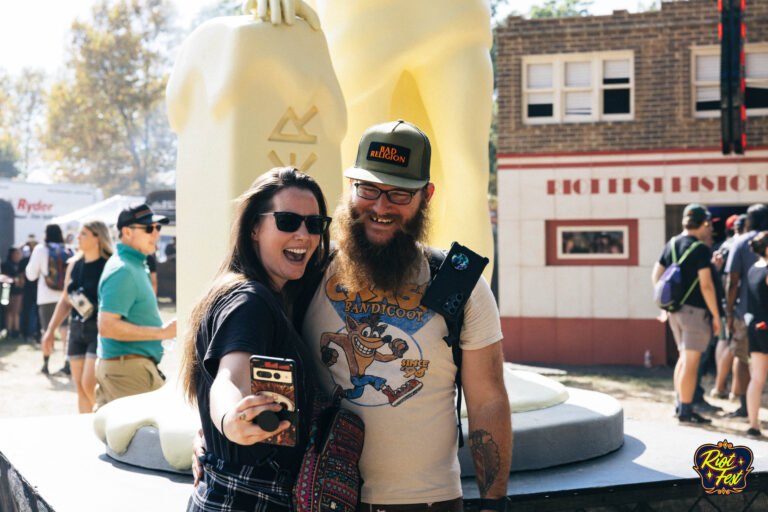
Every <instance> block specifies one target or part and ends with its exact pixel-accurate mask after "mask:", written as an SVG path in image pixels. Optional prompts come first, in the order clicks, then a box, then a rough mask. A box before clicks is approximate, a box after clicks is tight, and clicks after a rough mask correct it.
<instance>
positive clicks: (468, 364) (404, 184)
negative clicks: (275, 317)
mask: <svg viewBox="0 0 768 512" xmlns="http://www.w3.org/2000/svg"><path fill="white" fill-rule="evenodd" d="M430 151H431V149H430V144H429V140H428V139H427V136H426V135H425V134H424V133H423V132H422V131H421V130H419V129H418V128H417V127H415V126H414V125H412V124H410V123H407V122H404V121H396V122H391V123H385V124H381V125H376V126H373V127H371V128H369V129H368V130H367V131H366V132H365V133H364V135H363V137H362V139H361V141H360V145H359V148H358V153H357V159H356V162H355V165H354V166H353V167H352V168H350V169H348V170H347V171H346V172H345V173H344V175H345V176H346V177H348V178H350V180H351V190H350V193H349V196H348V199H347V201H346V202H345V204H342V205H341V206H340V207H339V208H338V210H337V212H336V221H335V222H336V223H337V229H338V232H337V238H338V246H337V247H338V251H337V254H336V256H335V258H334V259H333V261H332V263H331V265H330V266H329V268H328V270H327V271H326V272H325V274H324V276H323V279H322V281H321V284H320V286H319V287H318V288H317V290H316V291H315V294H314V296H313V298H312V302H311V304H310V305H309V308H308V310H307V312H306V315H305V316H304V321H303V328H302V334H303V338H304V340H305V341H306V342H307V343H308V345H309V346H310V347H313V353H314V354H315V356H316V363H317V364H318V365H320V366H321V367H323V366H324V367H326V368H328V370H329V371H328V372H327V373H321V380H322V383H323V384H324V387H325V389H326V390H327V391H329V392H331V393H333V395H334V396H336V397H340V398H342V399H343V400H342V405H343V406H345V407H348V408H350V409H351V410H353V411H354V412H356V413H357V414H358V415H360V416H361V417H362V418H363V420H364V422H365V429H366V434H365V436H366V438H365V445H364V449H363V454H362V457H361V460H360V470H361V473H362V477H363V480H364V483H363V487H362V494H361V500H362V502H363V506H362V510H365V511H368V510H370V511H379V510H381V511H387V512H395V511H399V510H422V509H423V510H426V509H427V508H429V510H434V511H443V510H445V511H454V510H455V511H460V510H462V500H461V481H460V474H459V473H460V471H459V462H458V459H457V428H456V416H455V405H454V400H453V389H454V376H455V373H456V366H455V365H454V361H453V358H452V354H451V350H450V348H449V347H448V346H447V344H446V343H445V341H444V340H443V336H446V335H447V332H448V331H447V327H446V324H445V321H444V319H443V317H442V316H440V315H439V314H437V313H435V312H434V311H432V310H430V309H427V308H426V307H424V306H420V300H421V297H422V295H423V293H424V291H425V290H426V287H427V283H428V281H429V278H430V271H429V265H428V260H427V257H426V254H425V248H424V246H422V245H421V244H420V243H419V242H420V241H421V240H423V239H424V237H425V232H426V229H427V206H428V204H429V202H430V200H431V199H432V198H433V194H434V193H435V186H434V184H432V183H430V181H429V178H430V166H429V164H430ZM457 206H459V205H457ZM501 337H502V335H501V329H500V322H499V314H498V310H497V308H496V304H495V302H494V299H493V296H492V294H491V291H490V289H489V287H488V284H487V283H486V282H485V280H484V279H481V280H480V281H479V282H478V283H477V285H476V286H475V288H474V291H473V292H472V293H471V297H470V299H469V301H468V303H467V304H466V306H465V309H464V325H463V328H462V330H461V335H460V338H461V348H462V349H463V350H462V353H463V362H462V364H461V371H462V383H463V390H464V396H465V397H466V404H467V411H468V418H469V445H470V448H471V451H472V454H473V459H474V463H475V468H476V473H477V475H478V477H477V481H478V487H479V489H480V495H481V497H482V498H483V501H482V503H481V507H480V509H481V510H503V507H504V504H505V501H506V498H505V497H506V494H507V492H506V491H507V480H508V477H509V465H510V460H511V444H512V430H511V424H510V410H509V401H508V398H507V394H506V391H505V388H504V382H503V377H502V361H503V357H502V352H501V344H500V343H499V341H500V340H501Z"/></svg>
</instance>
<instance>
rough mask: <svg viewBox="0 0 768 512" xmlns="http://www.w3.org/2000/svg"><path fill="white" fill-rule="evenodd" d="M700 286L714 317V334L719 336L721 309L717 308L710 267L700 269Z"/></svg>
mask: <svg viewBox="0 0 768 512" xmlns="http://www.w3.org/2000/svg"><path fill="white" fill-rule="evenodd" d="M699 286H700V287H701V295H702V297H704V302H706V303H707V308H708V309H709V312H710V314H711V315H712V332H713V333H714V334H715V336H717V335H718V334H719V333H720V309H718V307H717V296H716V294H715V283H714V282H712V271H711V270H710V268H709V266H707V267H705V268H700V269H699Z"/></svg>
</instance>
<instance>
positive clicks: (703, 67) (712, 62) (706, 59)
mask: <svg viewBox="0 0 768 512" xmlns="http://www.w3.org/2000/svg"><path fill="white" fill-rule="evenodd" d="M719 76H720V56H719V55H697V56H696V81H697V82H717V81H718V77H719Z"/></svg>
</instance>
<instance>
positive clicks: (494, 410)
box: [461, 342, 512, 499]
mask: <svg viewBox="0 0 768 512" xmlns="http://www.w3.org/2000/svg"><path fill="white" fill-rule="evenodd" d="M462 354H463V355H462V364H461V382H462V387H463V389H464V396H465V397H466V401H467V414H468V416H469V447H470V449H471V451H472V460H473V462H474V464H475V473H476V474H477V486H478V488H479V490H480V497H481V498H488V499H493V498H502V497H505V496H506V495H507V481H508V479H509V466H510V463H511V461H512V420H511V417H510V411H509V398H508V397H507V391H506V388H505V387H504V376H503V367H502V362H503V360H504V359H503V357H502V353H501V343H499V342H497V343H494V344H492V345H489V346H487V347H484V348H481V349H479V350H464V351H463V352H462Z"/></svg>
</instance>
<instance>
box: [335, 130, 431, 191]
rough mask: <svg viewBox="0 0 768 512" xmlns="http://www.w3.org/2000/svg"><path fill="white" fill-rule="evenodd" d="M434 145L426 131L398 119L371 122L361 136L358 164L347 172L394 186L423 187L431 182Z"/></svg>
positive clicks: (357, 178)
mask: <svg viewBox="0 0 768 512" xmlns="http://www.w3.org/2000/svg"><path fill="white" fill-rule="evenodd" d="M431 156H432V148H431V146H430V144H429V138H428V137H427V135H426V134H425V133H424V132H423V131H421V130H419V129H418V128H417V127H416V126H415V125H413V124H411V123H409V122H407V121H403V120H402V119H399V120H397V121H392V122H390V123H383V124H377V125H374V126H371V127H370V128H368V129H367V130H366V131H365V133H363V136H362V138H361V139H360V145H359V146H358V147H357V158H356V159H355V165H353V166H352V167H350V168H349V169H347V170H346V171H345V172H344V176H346V177H347V178H352V179H356V180H361V181H369V182H372V183H381V184H382V185H390V186H392V187H401V188H411V189H415V188H421V187H423V186H424V185H426V184H427V183H429V161H430V158H431Z"/></svg>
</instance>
